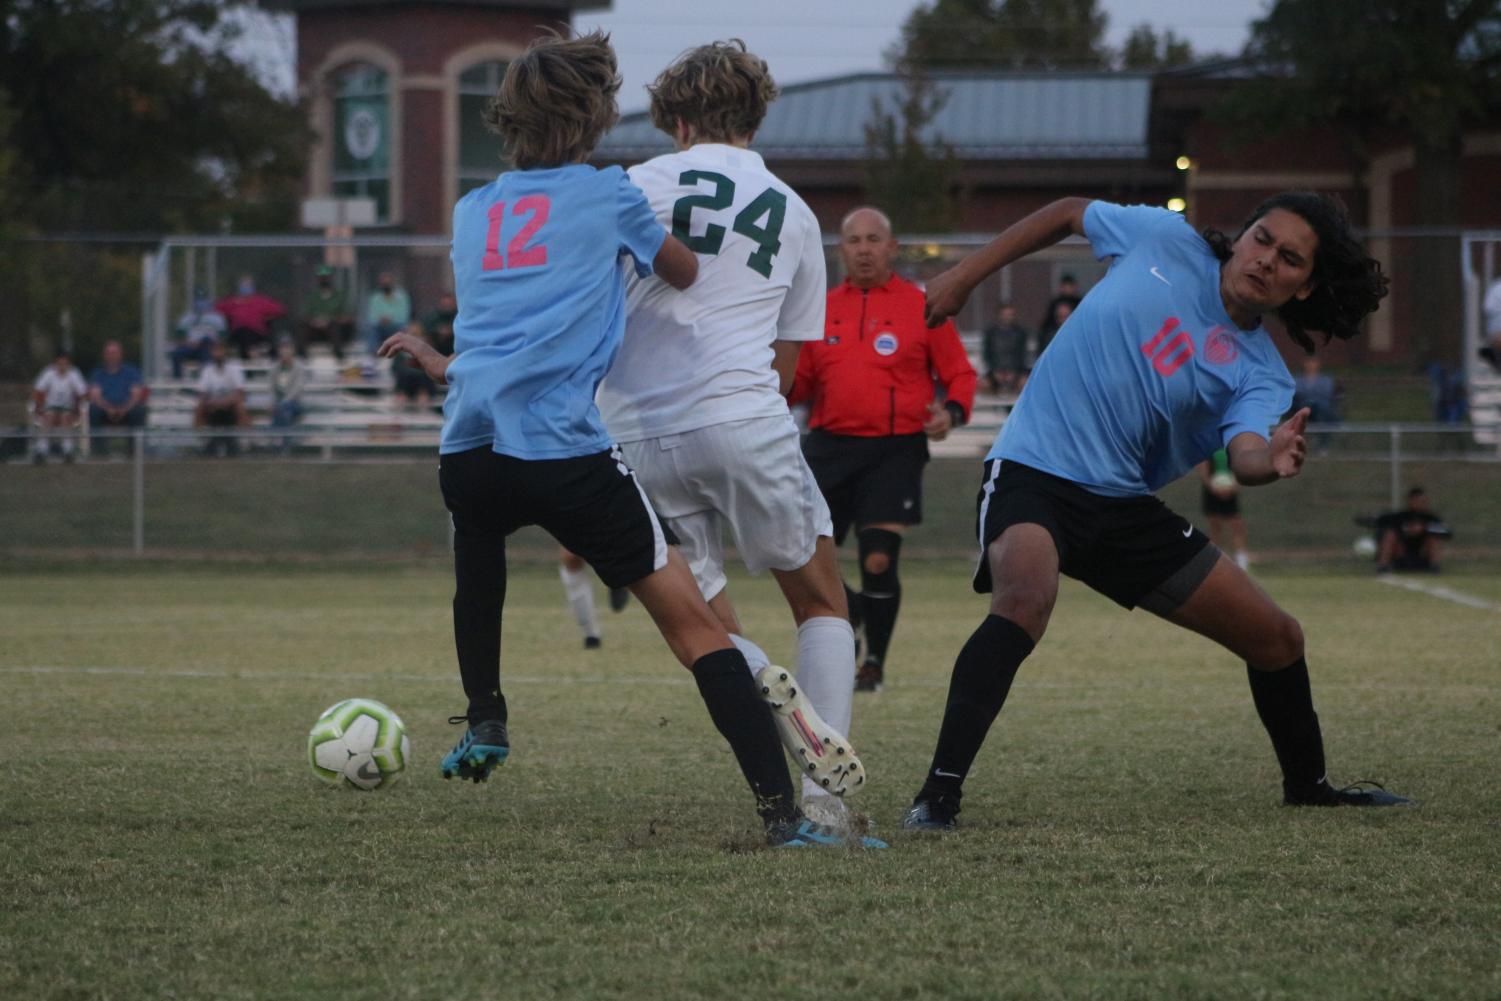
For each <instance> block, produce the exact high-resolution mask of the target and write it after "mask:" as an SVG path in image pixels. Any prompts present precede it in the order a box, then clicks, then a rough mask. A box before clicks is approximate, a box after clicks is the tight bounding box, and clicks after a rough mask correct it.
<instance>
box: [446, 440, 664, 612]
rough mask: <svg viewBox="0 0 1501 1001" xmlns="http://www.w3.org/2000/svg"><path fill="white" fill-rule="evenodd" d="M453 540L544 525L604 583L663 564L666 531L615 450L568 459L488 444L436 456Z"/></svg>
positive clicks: (622, 581)
mask: <svg viewBox="0 0 1501 1001" xmlns="http://www.w3.org/2000/svg"><path fill="white" fill-rule="evenodd" d="M438 482H439V483H440V485H441V486H442V488H443V503H444V504H445V505H446V506H447V507H448V510H449V513H451V514H452V515H453V526H454V534H455V541H456V544H463V545H467V544H471V543H478V544H497V543H498V544H501V545H503V544H504V541H505V537H506V536H508V535H510V534H511V533H512V532H514V531H516V530H517V529H518V528H523V527H525V526H527V525H537V526H539V527H541V528H543V529H545V530H546V531H547V532H548V533H549V534H551V535H552V536H553V537H554V538H555V539H557V540H558V541H559V542H560V543H562V544H563V545H564V546H565V547H567V548H568V549H569V550H570V551H572V552H574V553H577V554H578V555H579V556H581V557H583V558H584V560H585V561H586V562H587V563H588V564H589V565H590V566H592V567H593V568H594V571H595V573H597V574H599V578H600V580H602V581H604V582H605V585H606V586H607V587H625V586H626V585H627V584H634V583H635V582H636V581H638V580H640V579H641V578H643V577H646V576H648V575H649V574H651V573H652V572H653V571H656V570H660V569H662V568H663V567H664V566H666V565H667V547H668V546H669V545H676V544H677V541H678V540H677V539H676V538H675V537H674V536H673V534H672V530H671V529H669V528H667V526H665V525H663V524H662V523H661V521H659V520H658V518H657V515H656V512H655V511H653V510H652V508H651V505H650V504H648V503H647V501H646V494H645V493H643V492H642V490H641V487H640V485H639V484H638V483H637V482H636V475H635V474H634V473H632V472H631V470H630V468H629V467H628V466H627V465H626V464H625V459H624V458H623V457H622V456H621V454H620V450H619V449H618V448H612V449H611V450H610V451H608V452H598V453H595V454H594V455H585V456H580V457H578V458H574V459H517V458H515V457H513V456H509V455H499V454H497V453H496V452H495V451H493V450H492V449H491V448H490V447H489V446H488V445H482V446H480V447H479V448H471V449H469V450H467V451H464V452H452V453H449V454H447V455H443V456H441V457H440V459H439V466H438Z"/></svg>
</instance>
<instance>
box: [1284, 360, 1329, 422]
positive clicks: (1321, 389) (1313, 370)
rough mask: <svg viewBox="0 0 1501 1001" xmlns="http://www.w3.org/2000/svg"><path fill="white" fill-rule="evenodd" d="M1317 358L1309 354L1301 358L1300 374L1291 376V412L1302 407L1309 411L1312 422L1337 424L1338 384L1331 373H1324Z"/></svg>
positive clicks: (1309, 418)
mask: <svg viewBox="0 0 1501 1001" xmlns="http://www.w3.org/2000/svg"><path fill="white" fill-rule="evenodd" d="M1322 367H1323V366H1322V365H1321V363H1320V362H1319V359H1318V358H1317V357H1316V356H1314V355H1309V356H1308V357H1307V358H1304V359H1303V372H1302V374H1300V375H1298V376H1295V377H1294V378H1293V405H1292V412H1293V413H1297V412H1298V411H1299V410H1302V409H1303V408H1304V407H1307V408H1308V409H1309V411H1310V413H1309V414H1308V420H1309V421H1310V422H1311V423H1314V424H1337V423H1338V422H1339V420H1340V402H1341V400H1340V397H1341V393H1340V389H1339V384H1338V383H1336V382H1335V381H1334V377H1333V376H1331V375H1325V374H1324V373H1323V372H1322V371H1321V369H1322Z"/></svg>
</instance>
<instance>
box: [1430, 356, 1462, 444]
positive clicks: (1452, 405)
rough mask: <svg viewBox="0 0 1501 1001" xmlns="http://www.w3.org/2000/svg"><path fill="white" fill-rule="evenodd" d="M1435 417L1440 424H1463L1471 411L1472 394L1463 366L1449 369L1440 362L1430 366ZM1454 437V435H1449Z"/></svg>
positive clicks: (1431, 398)
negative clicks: (1467, 386) (1467, 387)
mask: <svg viewBox="0 0 1501 1001" xmlns="http://www.w3.org/2000/svg"><path fill="white" fill-rule="evenodd" d="M1428 380H1429V383H1430V385H1431V387H1432V388H1431V391H1430V393H1429V399H1430V400H1431V402H1432V403H1433V419H1434V420H1435V421H1436V422H1437V423H1439V424H1463V423H1464V421H1465V418H1466V417H1467V416H1469V412H1470V398H1469V397H1470V394H1469V391H1468V390H1467V389H1466V388H1465V373H1464V369H1463V368H1458V367H1456V368H1453V369H1448V368H1445V367H1444V366H1443V365H1440V364H1439V363H1438V362H1434V363H1433V364H1431V365H1429V366H1428ZM1449 437H1452V436H1449Z"/></svg>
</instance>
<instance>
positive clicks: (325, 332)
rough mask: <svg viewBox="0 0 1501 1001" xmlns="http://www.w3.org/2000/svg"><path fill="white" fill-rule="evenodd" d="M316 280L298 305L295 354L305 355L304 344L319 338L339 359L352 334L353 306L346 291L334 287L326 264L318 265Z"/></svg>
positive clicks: (305, 348) (331, 273) (332, 270)
mask: <svg viewBox="0 0 1501 1001" xmlns="http://www.w3.org/2000/svg"><path fill="white" fill-rule="evenodd" d="M317 279H318V285H317V287H316V288H314V289H313V291H312V292H310V293H308V297H307V299H305V300H304V301H303V304H302V329H301V334H302V336H301V340H300V341H299V342H298V344H297V354H299V355H301V356H302V357H304V358H306V357H307V346H308V343H309V342H310V341H312V340H313V339H314V338H319V339H322V340H326V341H328V343H329V345H330V346H331V347H332V348H333V349H334V357H335V358H338V359H340V360H343V358H344V345H345V344H346V343H348V341H349V339H350V338H351V337H352V336H354V307H353V306H351V305H350V302H349V291H348V290H347V289H344V288H338V287H335V285H334V269H333V268H331V267H329V266H328V265H326V264H325V265H322V266H321V267H319V268H318V271H317ZM278 347H279V345H278Z"/></svg>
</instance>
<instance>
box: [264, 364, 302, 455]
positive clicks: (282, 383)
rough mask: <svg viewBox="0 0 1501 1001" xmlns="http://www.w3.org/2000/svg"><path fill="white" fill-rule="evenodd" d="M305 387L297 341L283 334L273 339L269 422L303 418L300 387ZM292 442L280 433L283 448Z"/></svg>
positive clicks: (287, 423) (282, 425)
mask: <svg viewBox="0 0 1501 1001" xmlns="http://www.w3.org/2000/svg"><path fill="white" fill-rule="evenodd" d="M306 387H307V366H306V365H304V364H303V363H302V361H301V360H300V359H299V358H298V357H297V345H296V342H295V341H293V340H292V338H290V337H282V339H281V340H279V341H277V342H276V364H275V365H274V366H273V367H272V369H271V426H272V427H277V428H289V427H291V426H292V425H294V424H296V423H298V422H299V421H301V420H302V391H303V390H304V389H305V388H306ZM290 446H291V439H290V438H288V437H283V438H282V440H281V448H282V451H284V452H285V451H286V450H287V449H288V448H289V447H290Z"/></svg>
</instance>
